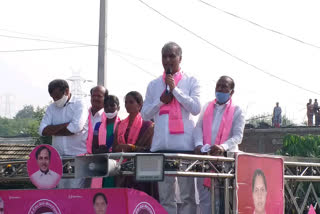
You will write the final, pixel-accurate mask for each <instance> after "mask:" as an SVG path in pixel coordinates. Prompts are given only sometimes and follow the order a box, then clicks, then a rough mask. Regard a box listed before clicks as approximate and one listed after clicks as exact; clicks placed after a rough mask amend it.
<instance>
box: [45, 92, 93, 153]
mask: <svg viewBox="0 0 320 214" xmlns="http://www.w3.org/2000/svg"><path fill="white" fill-rule="evenodd" d="M87 117H88V110H87V109H86V107H85V105H84V103H83V102H82V101H81V100H78V99H75V98H74V97H73V96H71V99H70V100H69V102H68V103H67V104H66V106H64V107H62V108H59V107H57V106H56V105H55V104H54V103H52V104H51V105H49V106H48V108H47V110H46V114H45V115H44V117H43V118H42V121H41V123H40V127H39V133H40V135H42V132H43V130H44V128H45V127H47V126H49V125H59V124H63V123H70V124H69V125H68V126H67V129H68V130H69V131H70V132H72V133H74V135H70V136H52V146H53V147H54V148H55V149H57V151H58V152H59V154H60V155H61V156H64V155H72V156H74V155H78V154H83V153H86V151H87V149H86V141H85V140H84V137H83V135H85V130H84V129H83V127H84V124H85V122H86V120H87Z"/></svg>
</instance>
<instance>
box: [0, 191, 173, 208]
mask: <svg viewBox="0 0 320 214" xmlns="http://www.w3.org/2000/svg"><path fill="white" fill-rule="evenodd" d="M0 198H1V200H2V203H3V204H2V205H3V211H4V213H5V214H21V213H26V214H40V213H51V214H66V213H86V214H102V213H103V214H106V213H119V214H156V213H157V214H158V213H159V214H162V213H167V212H166V211H165V210H164V208H162V206H161V205H160V204H159V203H158V202H157V201H156V200H155V199H153V198H152V197H150V196H149V195H147V194H146V193H144V192H141V191H138V190H134V189H126V188H112V189H111V188H110V189H50V190H3V191H2V190H1V191H0Z"/></svg>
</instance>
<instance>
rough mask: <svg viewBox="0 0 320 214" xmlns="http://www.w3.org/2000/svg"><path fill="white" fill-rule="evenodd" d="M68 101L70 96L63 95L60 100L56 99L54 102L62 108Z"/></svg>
mask: <svg viewBox="0 0 320 214" xmlns="http://www.w3.org/2000/svg"><path fill="white" fill-rule="evenodd" d="M67 101H68V96H66V95H63V96H62V98H61V99H60V100H57V101H54V104H55V105H56V106H57V107H58V108H62V107H63V106H64V105H65V104H66V102H67Z"/></svg>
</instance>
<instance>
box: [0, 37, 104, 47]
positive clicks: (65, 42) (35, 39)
mask: <svg viewBox="0 0 320 214" xmlns="http://www.w3.org/2000/svg"><path fill="white" fill-rule="evenodd" d="M0 37H6V38H10V39H24V40H32V41H38V42H53V43H63V44H74V45H75V44H77V45H87V46H98V45H93V44H85V43H80V42H72V41H56V40H48V39H38V38H27V37H20V36H9V35H0Z"/></svg>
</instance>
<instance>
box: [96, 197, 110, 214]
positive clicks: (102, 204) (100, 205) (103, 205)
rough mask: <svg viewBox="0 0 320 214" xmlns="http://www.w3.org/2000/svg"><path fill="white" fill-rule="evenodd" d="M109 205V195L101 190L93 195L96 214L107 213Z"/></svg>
mask: <svg viewBox="0 0 320 214" xmlns="http://www.w3.org/2000/svg"><path fill="white" fill-rule="evenodd" d="M107 207H108V200H107V197H106V196H105V195H104V194H103V193H101V192H98V193H96V194H95V195H94V197H93V208H94V212H95V214H106V213H107Z"/></svg>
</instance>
